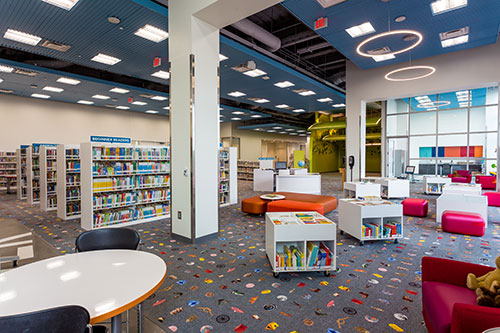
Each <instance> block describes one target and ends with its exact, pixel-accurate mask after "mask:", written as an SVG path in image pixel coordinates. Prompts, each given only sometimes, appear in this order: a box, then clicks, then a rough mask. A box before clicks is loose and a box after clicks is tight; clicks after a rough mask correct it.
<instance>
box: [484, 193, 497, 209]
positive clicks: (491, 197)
mask: <svg viewBox="0 0 500 333" xmlns="http://www.w3.org/2000/svg"><path fill="white" fill-rule="evenodd" d="M483 195H485V196H487V197H488V206H494V207H500V193H499V192H484V193H483Z"/></svg>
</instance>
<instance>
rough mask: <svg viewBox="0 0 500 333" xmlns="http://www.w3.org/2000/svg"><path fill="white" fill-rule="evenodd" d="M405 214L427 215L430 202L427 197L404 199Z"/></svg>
mask: <svg viewBox="0 0 500 333" xmlns="http://www.w3.org/2000/svg"><path fill="white" fill-rule="evenodd" d="M402 204H403V215H408V216H418V217H425V216H427V212H428V210H429V202H428V201H427V200H425V199H415V198H408V199H405V200H403V202H402Z"/></svg>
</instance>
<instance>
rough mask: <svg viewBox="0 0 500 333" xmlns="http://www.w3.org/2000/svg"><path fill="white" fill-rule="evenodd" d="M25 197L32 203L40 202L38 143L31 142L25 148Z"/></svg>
mask: <svg viewBox="0 0 500 333" xmlns="http://www.w3.org/2000/svg"><path fill="white" fill-rule="evenodd" d="M26 168H27V170H26V174H27V183H28V193H27V199H28V203H29V204H32V205H35V204H36V205H38V204H40V145H38V144H33V145H31V146H30V147H28V148H27V149H26Z"/></svg>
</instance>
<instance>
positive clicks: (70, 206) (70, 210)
mask: <svg viewBox="0 0 500 333" xmlns="http://www.w3.org/2000/svg"><path fill="white" fill-rule="evenodd" d="M80 211H81V207H80V202H71V203H67V204H66V215H68V216H71V215H78V214H80Z"/></svg>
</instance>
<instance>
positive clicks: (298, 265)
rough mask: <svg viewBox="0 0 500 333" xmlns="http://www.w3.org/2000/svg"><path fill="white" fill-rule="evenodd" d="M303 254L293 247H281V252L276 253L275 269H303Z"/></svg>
mask: <svg viewBox="0 0 500 333" xmlns="http://www.w3.org/2000/svg"><path fill="white" fill-rule="evenodd" d="M303 263H304V253H303V252H302V251H301V250H300V249H298V248H297V247H296V246H295V245H283V251H282V252H277V253H276V268H279V269H283V270H297V269H302V268H303V267H304V264H303Z"/></svg>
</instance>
